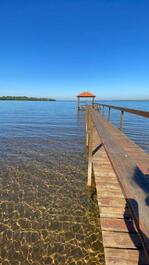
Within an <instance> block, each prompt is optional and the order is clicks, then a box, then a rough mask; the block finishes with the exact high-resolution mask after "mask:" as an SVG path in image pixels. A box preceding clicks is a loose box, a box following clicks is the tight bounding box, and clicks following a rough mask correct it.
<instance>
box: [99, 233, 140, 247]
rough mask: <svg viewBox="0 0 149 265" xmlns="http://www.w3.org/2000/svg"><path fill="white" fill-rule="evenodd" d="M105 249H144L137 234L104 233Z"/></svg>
mask: <svg viewBox="0 0 149 265" xmlns="http://www.w3.org/2000/svg"><path fill="white" fill-rule="evenodd" d="M102 235H103V244H104V247H111V248H124V249H137V248H141V249H142V244H141V242H140V239H139V237H138V234H137V233H122V232H111V231H102Z"/></svg>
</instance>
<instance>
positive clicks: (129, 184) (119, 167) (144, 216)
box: [87, 106, 149, 259]
mask: <svg viewBox="0 0 149 265" xmlns="http://www.w3.org/2000/svg"><path fill="white" fill-rule="evenodd" d="M87 112H88V115H89V118H90V119H91V121H92V123H93V126H94V128H96V130H97V133H98V135H99V137H100V139H101V142H102V145H103V147H104V149H105V151H106V153H107V156H108V158H109V160H110V162H111V165H112V167H113V169H114V171H115V173H116V175H117V178H118V180H119V182H120V185H121V188H122V191H123V193H124V196H125V198H126V200H127V202H128V205H129V208H130V210H131V213H132V216H133V219H134V221H135V224H136V227H137V230H138V232H139V234H140V237H141V239H142V243H143V245H144V249H145V250H146V252H147V256H148V259H149V229H148V228H149V218H148V217H149V207H148V203H147V201H148V199H149V198H148V197H149V183H148V180H147V176H145V175H144V174H143V173H142V172H141V171H140V169H139V167H138V166H137V164H136V163H135V161H134V160H133V157H130V156H129V155H128V153H127V152H126V151H125V150H124V149H123V148H122V146H121V145H120V144H119V143H118V142H117V141H116V139H115V138H114V137H113V135H112V133H111V131H110V127H109V126H108V123H107V122H106V121H105V120H104V119H103V118H102V117H101V116H100V115H99V112H98V111H97V110H95V109H93V108H92V107H91V106H89V107H87ZM119 133H121V132H119ZM128 141H129V140H128ZM147 190H148V192H147ZM136 205H137V207H136ZM138 210H139V214H138Z"/></svg>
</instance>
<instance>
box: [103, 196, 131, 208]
mask: <svg viewBox="0 0 149 265" xmlns="http://www.w3.org/2000/svg"><path fill="white" fill-rule="evenodd" d="M98 198H99V197H98ZM98 203H99V206H101V207H102V206H109V207H121V208H123V209H125V207H126V201H125V199H124V198H119V199H116V198H115V196H114V197H109V196H108V197H100V199H99V200H98Z"/></svg>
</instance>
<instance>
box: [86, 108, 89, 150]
mask: <svg viewBox="0 0 149 265" xmlns="http://www.w3.org/2000/svg"><path fill="white" fill-rule="evenodd" d="M85 118H86V147H88V145H89V112H88V108H87V106H86V117H85Z"/></svg>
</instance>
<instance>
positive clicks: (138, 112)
mask: <svg viewBox="0 0 149 265" xmlns="http://www.w3.org/2000/svg"><path fill="white" fill-rule="evenodd" d="M94 105H96V106H97V105H98V106H102V107H107V108H111V109H116V110H120V111H124V112H128V113H132V114H135V115H138V116H142V117H145V118H149V111H143V110H136V109H130V108H124V107H117V106H113V105H107V104H100V103H95V104H94Z"/></svg>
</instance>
